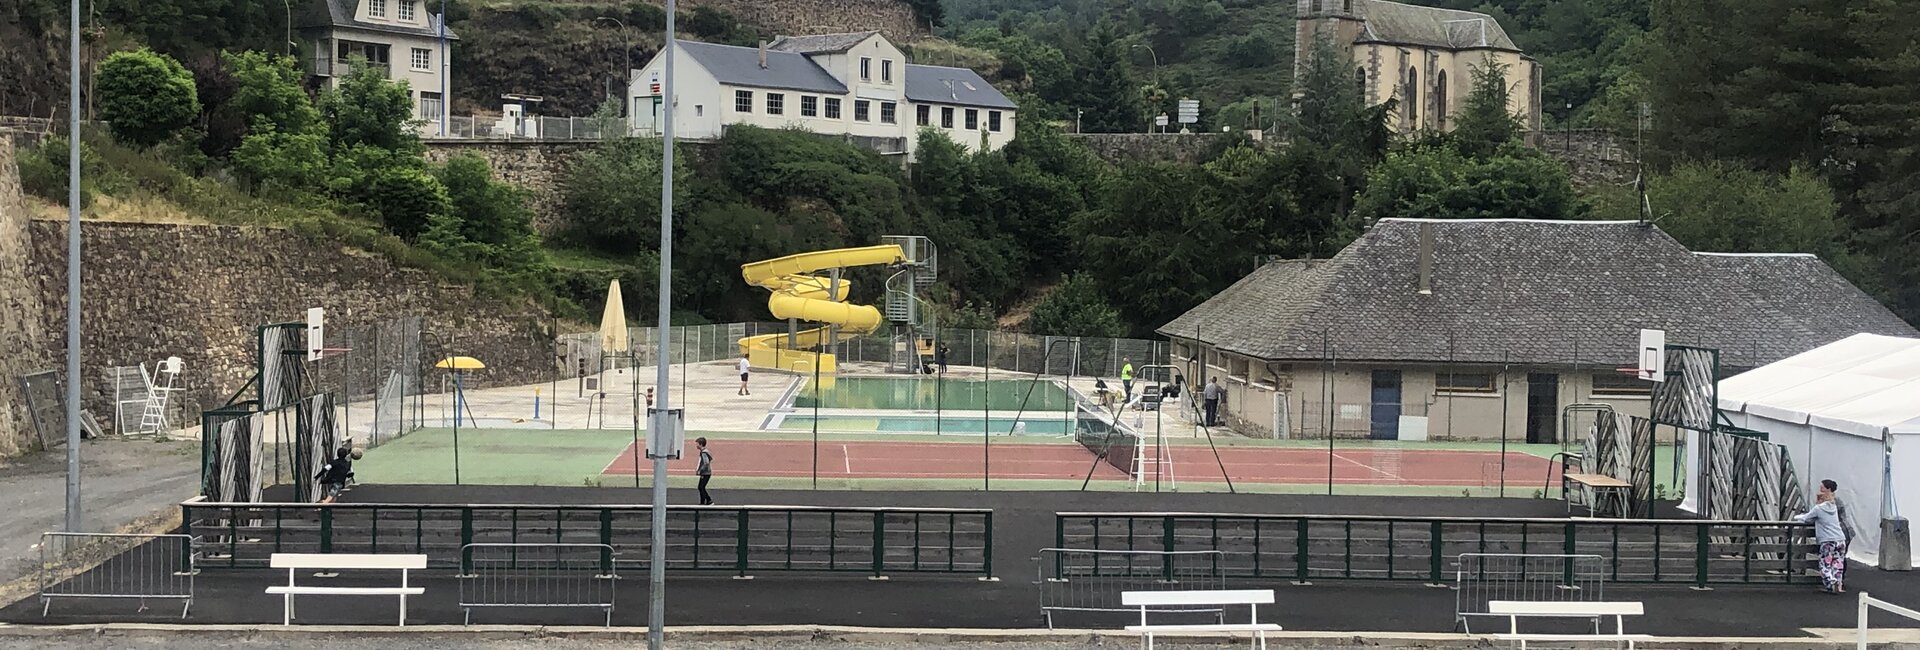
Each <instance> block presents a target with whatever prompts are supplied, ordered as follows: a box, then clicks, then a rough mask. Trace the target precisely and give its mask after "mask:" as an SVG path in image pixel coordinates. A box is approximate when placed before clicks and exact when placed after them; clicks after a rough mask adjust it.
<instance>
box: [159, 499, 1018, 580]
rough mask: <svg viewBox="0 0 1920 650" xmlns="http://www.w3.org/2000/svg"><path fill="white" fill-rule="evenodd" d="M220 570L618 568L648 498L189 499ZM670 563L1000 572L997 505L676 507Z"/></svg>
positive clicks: (644, 558) (636, 542)
mask: <svg viewBox="0 0 1920 650" xmlns="http://www.w3.org/2000/svg"><path fill="white" fill-rule="evenodd" d="M180 508H181V521H182V524H181V526H182V530H183V531H184V532H187V533H189V534H193V535H196V536H198V537H199V540H198V542H197V548H198V549H199V550H200V551H201V552H202V553H203V555H204V558H203V559H204V562H203V565H204V566H206V567H209V568H239V567H264V566H266V565H267V560H268V557H269V556H271V555H272V554H273V553H335V552H339V553H420V554H425V555H426V556H427V557H428V562H429V566H432V567H440V568H454V569H458V570H459V571H460V572H461V573H462V574H465V573H467V572H468V571H469V570H470V569H471V558H470V557H468V555H467V552H466V550H467V547H468V546H469V545H472V544H520V543H536V542H537V543H552V544H603V545H607V546H612V547H613V548H614V549H615V550H616V551H618V552H617V553H615V555H614V562H615V565H616V568H635V567H645V566H646V565H647V563H648V561H649V560H648V557H649V554H648V549H649V547H650V545H651V539H650V534H649V525H648V520H649V518H650V517H649V512H650V507H649V506H644V505H460V504H392V503H386V504H382V503H334V504H312V503H306V504H291V503H210V502H206V501H204V500H202V499H201V498H198V497H196V498H194V499H191V500H188V501H187V502H185V503H182V504H180ZM667 550H668V558H667V568H668V570H671V571H710V572H727V573H732V574H734V575H738V576H750V575H753V574H755V573H776V572H815V573H822V572H824V573H862V574H867V575H870V576H876V577H884V576H888V575H894V574H906V573H919V574H945V575H974V576H979V577H981V578H988V577H991V576H992V575H993V511H992V510H989V509H978V508H839V507H813V506H675V507H671V508H668V509H667Z"/></svg>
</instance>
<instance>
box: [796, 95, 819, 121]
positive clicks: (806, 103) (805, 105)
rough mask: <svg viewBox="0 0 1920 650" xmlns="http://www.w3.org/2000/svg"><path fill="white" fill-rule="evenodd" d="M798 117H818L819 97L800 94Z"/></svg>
mask: <svg viewBox="0 0 1920 650" xmlns="http://www.w3.org/2000/svg"><path fill="white" fill-rule="evenodd" d="M800 117H820V98H819V97H817V96H814V95H801V96H800Z"/></svg>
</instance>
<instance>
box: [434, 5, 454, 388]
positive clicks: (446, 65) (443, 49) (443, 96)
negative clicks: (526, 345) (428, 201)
mask: <svg viewBox="0 0 1920 650" xmlns="http://www.w3.org/2000/svg"><path fill="white" fill-rule="evenodd" d="M437 31H438V32H439V33H440V137H442V138H444V137H447V122H448V121H450V120H452V119H453V117H452V116H453V113H452V108H451V107H452V106H453V98H452V97H448V96H447V81H448V80H447V77H450V76H452V75H453V64H452V62H451V61H448V60H447V59H448V55H450V54H452V52H451V51H449V50H448V49H447V0H440V25H439V27H438V30H437ZM454 415H455V417H456V418H457V417H458V416H459V414H458V413H456V414H454Z"/></svg>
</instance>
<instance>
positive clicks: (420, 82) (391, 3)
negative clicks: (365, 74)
mask: <svg viewBox="0 0 1920 650" xmlns="http://www.w3.org/2000/svg"><path fill="white" fill-rule="evenodd" d="M432 6H433V5H429V4H428V3H427V2H425V1H424V0H313V1H312V3H311V4H309V5H308V7H307V13H306V15H305V16H303V17H301V19H300V25H299V28H300V36H301V38H303V39H306V44H307V47H308V49H309V50H310V51H312V52H313V61H312V64H313V65H312V66H311V67H309V68H308V73H309V74H311V77H310V79H311V80H312V82H313V84H314V85H315V86H316V87H320V88H326V89H332V88H335V87H338V86H339V85H340V80H341V79H343V78H345V77H346V76H347V73H348V71H349V68H350V67H351V66H352V63H353V61H354V60H364V61H365V62H366V65H371V66H375V67H378V68H380V69H381V70H382V71H384V72H385V73H386V75H387V77H388V78H390V79H394V80H398V81H404V82H407V86H408V88H409V90H410V91H411V92H412V93H413V106H414V117H415V118H416V119H419V120H422V121H424V122H426V123H427V124H426V125H425V126H422V127H421V131H422V132H423V133H435V132H439V131H440V130H441V129H440V121H441V118H442V117H443V116H445V115H446V111H447V104H446V98H448V97H451V96H452V95H453V87H452V86H451V85H449V84H451V83H452V81H451V79H452V74H453V68H452V63H453V62H452V60H451V58H452V57H451V46H450V44H449V43H447V42H443V40H442V38H441V37H442V36H443V35H444V36H445V39H444V40H445V41H449V42H450V41H457V40H460V37H458V36H455V35H454V33H453V31H452V30H443V28H442V26H441V22H440V15H439V14H435V13H428V11H429V9H430V7H432Z"/></svg>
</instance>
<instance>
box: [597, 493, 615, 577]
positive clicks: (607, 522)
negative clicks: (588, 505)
mask: <svg viewBox="0 0 1920 650" xmlns="http://www.w3.org/2000/svg"><path fill="white" fill-rule="evenodd" d="M600 545H601V546H602V547H603V548H601V550H600V568H601V570H603V571H605V572H606V573H607V575H612V574H613V509H612V508H601V509H600Z"/></svg>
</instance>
